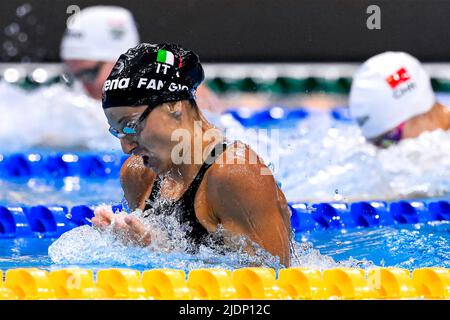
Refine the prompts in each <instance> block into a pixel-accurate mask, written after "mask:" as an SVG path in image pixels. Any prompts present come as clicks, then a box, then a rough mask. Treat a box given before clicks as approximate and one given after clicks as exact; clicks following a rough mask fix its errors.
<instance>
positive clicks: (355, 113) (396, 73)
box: [349, 52, 435, 139]
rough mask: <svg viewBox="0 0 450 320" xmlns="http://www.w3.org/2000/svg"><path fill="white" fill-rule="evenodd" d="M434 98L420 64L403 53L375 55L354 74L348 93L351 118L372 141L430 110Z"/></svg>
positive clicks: (428, 78)
mask: <svg viewBox="0 0 450 320" xmlns="http://www.w3.org/2000/svg"><path fill="white" fill-rule="evenodd" d="M434 103H435V96H434V93H433V89H432V87H431V81H430V77H429V76H428V74H427V73H426V72H425V70H424V69H423V67H422V65H421V64H420V62H419V61H418V60H417V59H416V58H414V57H412V56H411V55H409V54H407V53H404V52H385V53H381V54H378V55H376V56H374V57H372V58H370V59H369V60H367V61H366V62H364V64H363V65H362V66H361V67H360V68H359V69H358V70H357V72H356V74H355V76H354V77H353V82H352V87H351V90H350V98H349V106H350V113H351V115H352V118H353V119H355V120H356V121H357V122H358V124H359V126H360V127H361V130H362V133H363V134H364V136H365V137H366V138H369V139H370V138H375V137H377V136H379V135H381V134H383V133H386V132H388V131H389V130H392V129H393V128H395V127H396V126H398V125H399V124H401V123H402V122H404V121H406V120H408V119H410V118H412V117H414V116H416V115H419V114H422V113H425V112H427V111H428V110H430V109H431V108H432V106H433V104H434Z"/></svg>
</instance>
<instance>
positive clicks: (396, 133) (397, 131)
mask: <svg viewBox="0 0 450 320" xmlns="http://www.w3.org/2000/svg"><path fill="white" fill-rule="evenodd" d="M404 127H405V123H404V122H403V123H401V124H400V125H398V126H397V127H395V128H394V129H392V130H390V131H388V132H387V133H385V134H383V135H381V136H379V137H377V138H374V139H370V142H372V143H373V144H374V145H376V146H377V147H380V148H388V147H390V146H392V145H394V144H396V143H398V142H399V141H400V140H402V138H403V130H404Z"/></svg>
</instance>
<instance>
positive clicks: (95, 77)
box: [60, 6, 224, 111]
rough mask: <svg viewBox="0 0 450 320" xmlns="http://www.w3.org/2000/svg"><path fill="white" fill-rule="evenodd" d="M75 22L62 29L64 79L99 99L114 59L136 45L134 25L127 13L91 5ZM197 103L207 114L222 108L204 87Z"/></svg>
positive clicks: (218, 101)
mask: <svg viewBox="0 0 450 320" xmlns="http://www.w3.org/2000/svg"><path fill="white" fill-rule="evenodd" d="M74 19H77V23H76V24H74V25H71V27H68V28H67V29H66V32H65V34H64V37H63V39H62V42H61V50H60V55H61V58H62V60H63V62H64V64H65V66H66V68H67V76H69V77H70V76H73V77H74V78H76V79H77V80H79V81H80V82H81V83H82V84H83V87H84V88H85V90H86V92H87V93H88V94H89V96H91V97H92V98H94V99H97V100H101V99H102V87H103V83H104V82H105V80H106V78H107V77H108V75H109V73H110V72H111V69H112V68H113V66H114V64H115V62H116V60H117V58H118V57H119V56H120V55H121V54H122V53H123V52H124V51H126V50H128V49H129V48H131V47H134V46H136V45H137V44H138V43H139V33H138V30H137V27H136V22H135V20H134V18H133V15H132V14H131V12H130V11H128V10H127V9H125V8H122V7H117V6H93V7H87V8H84V9H83V10H81V11H80V12H79V13H78V14H77V15H76V16H75V17H74ZM198 95H199V99H198V104H199V106H200V108H202V109H206V110H209V111H220V110H221V109H223V108H224V106H223V105H222V103H221V102H220V100H219V99H218V98H217V97H216V96H215V94H214V93H213V92H212V91H210V90H209V89H208V88H207V87H206V86H205V85H201V86H200V87H199V88H198Z"/></svg>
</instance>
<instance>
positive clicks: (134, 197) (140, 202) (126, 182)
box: [120, 155, 156, 210]
mask: <svg viewBox="0 0 450 320" xmlns="http://www.w3.org/2000/svg"><path fill="white" fill-rule="evenodd" d="M155 177H156V174H155V172H154V171H153V170H151V169H149V168H147V167H146V166H144V163H143V161H142V157H140V156H134V155H132V156H130V157H129V158H128V159H127V160H126V161H125V162H124V164H123V165H122V168H121V169H120V183H121V185H122V189H123V191H124V194H125V199H126V200H127V202H128V205H129V206H130V208H131V209H132V210H133V209H136V208H140V207H143V206H145V200H146V199H147V198H148V197H149V195H150V192H151V189H152V186H153V182H154V180H155ZM141 209H142V208H141Z"/></svg>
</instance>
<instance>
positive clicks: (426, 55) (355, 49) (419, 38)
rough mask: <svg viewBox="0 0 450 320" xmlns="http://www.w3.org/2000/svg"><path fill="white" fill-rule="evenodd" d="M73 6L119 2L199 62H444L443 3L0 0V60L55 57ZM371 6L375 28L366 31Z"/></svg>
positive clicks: (447, 33) (155, 37) (148, 34)
mask: <svg viewBox="0 0 450 320" xmlns="http://www.w3.org/2000/svg"><path fill="white" fill-rule="evenodd" d="M73 4H75V5H78V6H80V7H81V8H84V7H86V6H89V5H96V4H97V5H98V4H114V5H120V6H123V7H126V8H128V9H130V10H131V11H132V12H133V14H134V16H135V18H136V20H137V22H138V27H139V30H140V33H141V41H143V42H144V41H145V42H162V41H169V42H175V43H179V44H181V45H183V46H185V47H187V48H190V49H193V50H195V51H197V52H198V53H199V54H200V56H201V58H202V61H205V62H319V61H320V62H323V61H329V62H332V61H355V62H357V61H363V60H365V59H367V58H368V57H370V56H372V55H374V54H376V53H379V52H382V51H386V50H402V51H407V52H409V53H411V54H413V55H415V56H417V57H418V58H419V59H420V60H422V61H449V60H450V1H448V0H373V1H366V0H189V1H187V0H128V1H121V0H109V1H105V0H104V1H94V0H28V1H26V0H1V2H0V44H1V55H0V61H2V62H6V61H24V62H27V61H43V62H56V61H59V57H58V51H59V43H60V39H61V36H62V33H63V32H64V29H65V23H66V20H67V18H68V16H69V15H68V14H67V13H66V9H67V7H68V6H69V5H73ZM371 4H376V5H378V6H380V7H381V30H368V29H367V28H366V20H367V18H368V16H369V14H367V13H366V9H367V7H368V6H369V5H371ZM23 5H25V6H23ZM21 6H22V7H21ZM18 8H19V9H18ZM30 8H31V11H29V12H27V10H29V9H30ZM24 12H27V13H26V14H24ZM12 23H16V24H15V25H13V26H12V27H11V24H12ZM8 26H9V27H8ZM17 26H18V27H19V30H18V28H17ZM20 33H22V35H21V36H20V38H21V39H22V41H20V40H19V35H20ZM24 34H25V36H24ZM24 38H27V40H26V41H23V40H24Z"/></svg>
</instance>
